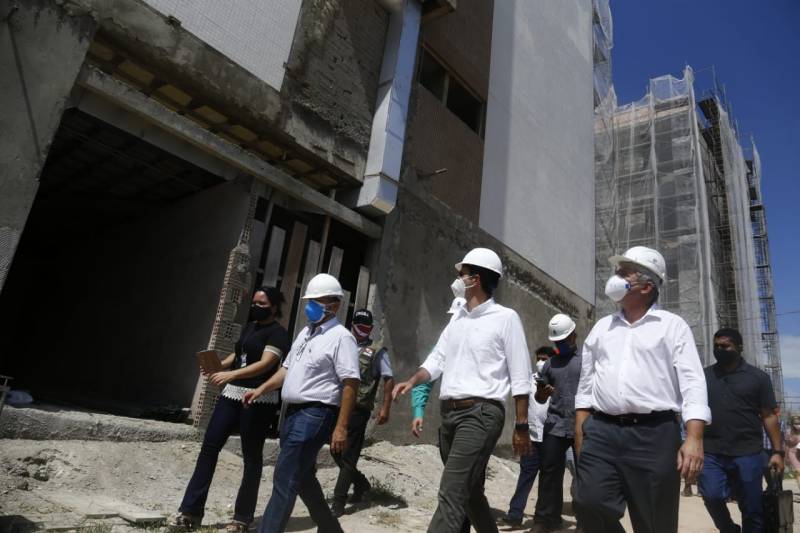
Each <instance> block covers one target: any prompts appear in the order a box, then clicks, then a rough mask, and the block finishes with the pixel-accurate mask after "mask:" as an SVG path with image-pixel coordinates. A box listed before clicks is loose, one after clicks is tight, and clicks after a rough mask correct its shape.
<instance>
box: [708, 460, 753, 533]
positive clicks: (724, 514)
mask: <svg viewBox="0 0 800 533" xmlns="http://www.w3.org/2000/svg"><path fill="white" fill-rule="evenodd" d="M763 468H764V458H763V455H762V454H761V453H760V452H759V453H754V454H752V455H742V456H738V457H734V456H730V455H717V454H713V453H707V454H705V462H704V463H703V471H702V472H701V473H700V480H699V482H698V488H699V489H700V493H701V494H702V495H703V503H705V505H706V509H708V514H710V515H711V519H712V520H713V521H714V525H715V526H716V528H717V529H719V530H720V531H721V532H722V533H729V532H734V531H737V529H738V528H737V527H736V524H734V523H733V520H731V515H730V513H729V512H728V508H727V507H726V505H725V502H726V500H727V499H728V498H731V497H733V498H735V499H736V501H737V502H738V503H739V510H740V511H741V512H742V531H743V532H744V533H757V532H760V531H763V530H764V516H763V504H762V500H761V476H762V474H763Z"/></svg>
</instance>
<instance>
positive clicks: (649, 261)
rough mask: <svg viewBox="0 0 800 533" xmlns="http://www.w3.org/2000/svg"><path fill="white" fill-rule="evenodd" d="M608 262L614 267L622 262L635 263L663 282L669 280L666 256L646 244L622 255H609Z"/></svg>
mask: <svg viewBox="0 0 800 533" xmlns="http://www.w3.org/2000/svg"><path fill="white" fill-rule="evenodd" d="M608 262H609V263H611V264H612V265H614V267H618V266H619V264H620V263H633V264H635V265H639V266H641V267H644V268H646V269H647V270H649V271H650V272H652V273H653V274H655V275H656V276H658V278H659V279H660V280H661V283H664V282H665V281H667V263H666V262H665V261H664V256H663V255H661V254H660V253H658V251H656V250H653V249H652V248H648V247H646V246H634V247H633V248H630V249H628V251H626V252H625V253H624V254H622V255H615V256H613V257H609V258H608Z"/></svg>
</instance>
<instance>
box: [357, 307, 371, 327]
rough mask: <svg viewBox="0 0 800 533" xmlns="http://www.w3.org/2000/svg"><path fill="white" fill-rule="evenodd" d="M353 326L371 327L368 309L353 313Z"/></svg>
mask: <svg viewBox="0 0 800 533" xmlns="http://www.w3.org/2000/svg"><path fill="white" fill-rule="evenodd" d="M353 324H366V325H368V326H371V325H372V313H371V312H370V310H369V309H359V310H358V311H356V312H355V313H353Z"/></svg>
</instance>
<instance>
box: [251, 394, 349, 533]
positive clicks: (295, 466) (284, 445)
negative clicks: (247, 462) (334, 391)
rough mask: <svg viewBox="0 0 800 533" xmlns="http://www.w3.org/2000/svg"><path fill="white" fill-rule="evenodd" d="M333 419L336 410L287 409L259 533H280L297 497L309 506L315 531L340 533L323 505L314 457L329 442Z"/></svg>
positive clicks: (323, 498) (316, 408) (329, 408)
mask: <svg viewBox="0 0 800 533" xmlns="http://www.w3.org/2000/svg"><path fill="white" fill-rule="evenodd" d="M336 416H337V409H336V408H335V407H323V406H320V405H315V406H311V407H303V408H300V409H294V410H293V408H292V407H291V406H290V407H289V408H288V410H287V413H286V417H285V419H284V421H283V426H282V427H281V432H280V434H281V451H280V454H279V455H278V460H277V462H276V464H275V472H274V475H273V478H272V496H271V497H270V499H269V503H267V508H266V509H265V510H264V517H263V518H262V519H261V526H260V527H259V529H258V531H259V533H283V531H285V529H286V525H287V523H288V522H289V517H291V515H292V509H294V504H295V501H296V500H297V497H298V496H300V499H302V500H303V503H304V504H305V505H306V507H308V511H309V513H310V514H311V519H312V520H313V521H314V522H315V523H316V524H317V527H318V528H319V529H318V531H321V532H324V533H340V532H341V531H342V528H341V527H340V526H339V522H338V521H337V520H336V518H334V517H333V515H332V514H331V511H330V509H329V508H328V505H327V504H326V503H325V495H324V494H323V493H322V487H320V485H319V481H318V480H317V454H318V453H319V450H320V449H321V448H322V445H323V444H325V443H326V442H328V441H329V440H330V437H331V433H332V431H333V426H334V424H335V423H336Z"/></svg>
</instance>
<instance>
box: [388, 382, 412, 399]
mask: <svg viewBox="0 0 800 533" xmlns="http://www.w3.org/2000/svg"><path fill="white" fill-rule="evenodd" d="M413 388H414V384H413V383H412V382H411V381H403V382H401V383H398V384H397V385H395V386H394V390H393V391H392V400H394V401H397V397H398V396H405V395H406V393H407V392H408V391H410V390H411V389H413Z"/></svg>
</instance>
